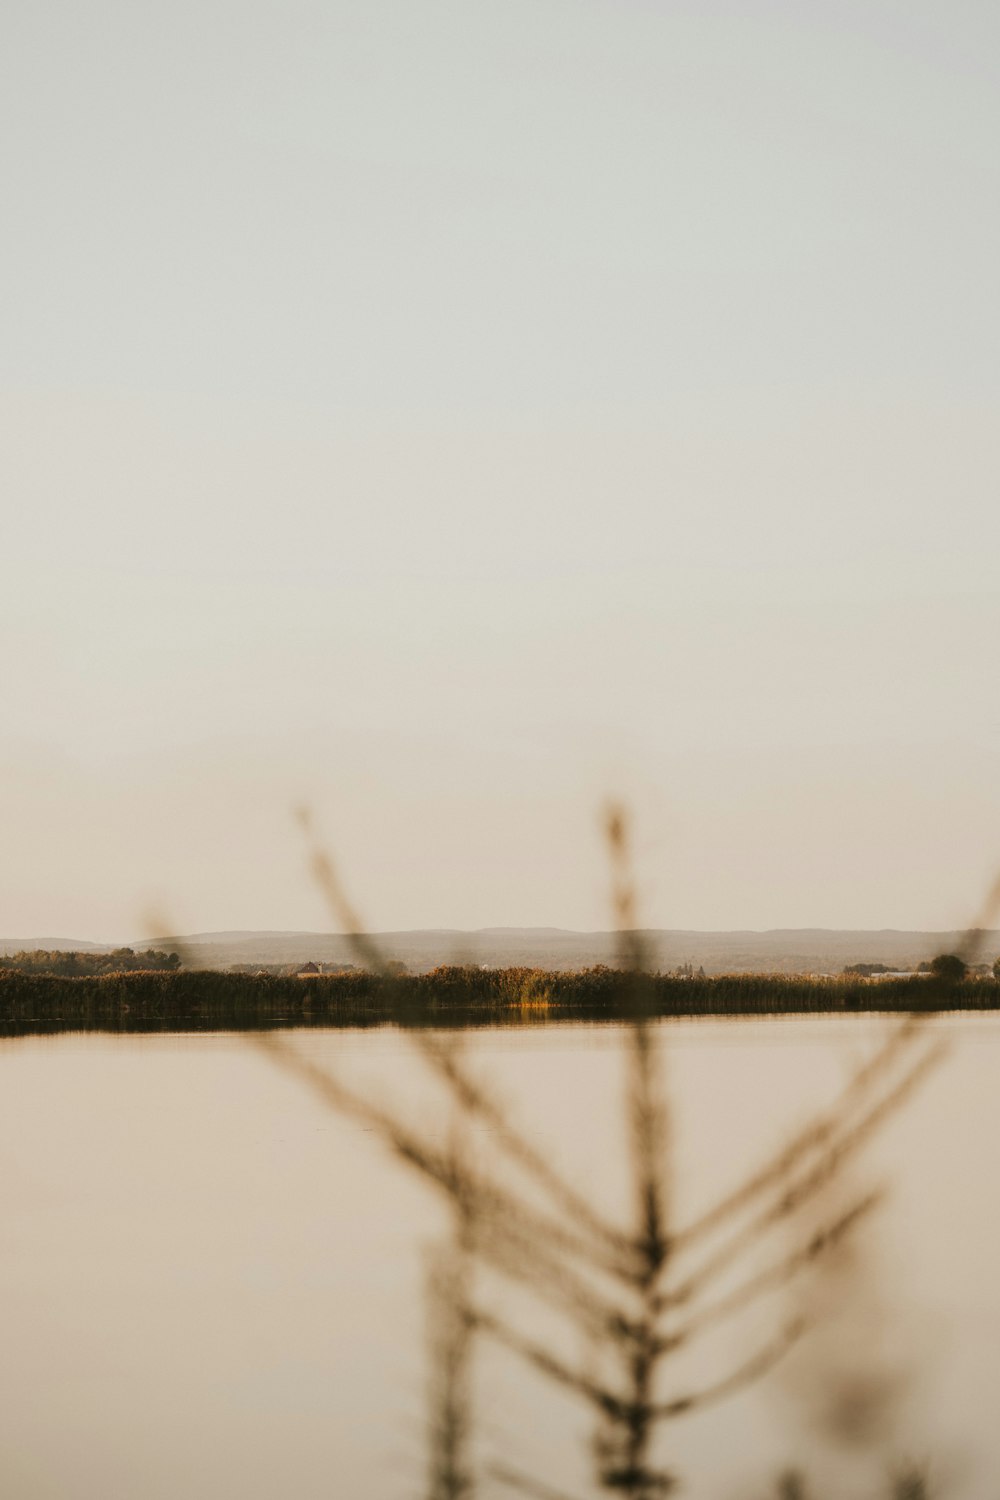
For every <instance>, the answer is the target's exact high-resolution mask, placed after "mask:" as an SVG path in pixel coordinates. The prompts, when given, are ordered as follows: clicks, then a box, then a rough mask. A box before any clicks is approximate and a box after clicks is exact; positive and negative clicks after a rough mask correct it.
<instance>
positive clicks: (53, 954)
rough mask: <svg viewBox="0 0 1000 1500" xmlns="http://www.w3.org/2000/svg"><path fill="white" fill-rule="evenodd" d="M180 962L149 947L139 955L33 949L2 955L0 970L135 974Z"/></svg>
mask: <svg viewBox="0 0 1000 1500" xmlns="http://www.w3.org/2000/svg"><path fill="white" fill-rule="evenodd" d="M180 962H181V961H180V957H179V955H178V954H176V953H164V952H163V950H162V949H160V948H147V949H146V950H145V952H144V953H136V952H135V950H134V949H133V948H114V949H112V951H111V952H110V953H95V952H91V951H88V952H86V953H78V952H75V951H72V952H60V951H58V950H56V951H50V950H49V949H47V948H32V949H21V950H20V951H19V952H18V953H13V954H6V955H2V954H0V969H13V970H14V971H15V972H17V973H19V974H65V975H70V976H74V975H91V974H132V973H137V972H140V971H146V972H148V971H149V970H152V969H155V970H166V971H167V972H171V971H174V970H176V969H179V968H180Z"/></svg>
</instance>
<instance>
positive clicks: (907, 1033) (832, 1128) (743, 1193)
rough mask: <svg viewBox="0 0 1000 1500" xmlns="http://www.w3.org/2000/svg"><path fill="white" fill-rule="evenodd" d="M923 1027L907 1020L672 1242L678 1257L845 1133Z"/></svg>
mask: <svg viewBox="0 0 1000 1500" xmlns="http://www.w3.org/2000/svg"><path fill="white" fill-rule="evenodd" d="M924 1026H925V1018H924V1017H922V1016H921V1017H917V1016H908V1017H907V1019H906V1020H905V1021H904V1022H903V1023H902V1025H900V1026H898V1027H897V1028H896V1029H895V1031H894V1032H893V1034H892V1036H890V1037H889V1039H888V1040H887V1041H886V1042H885V1043H884V1045H883V1046H882V1047H881V1048H880V1049H879V1051H878V1052H877V1053H876V1055H875V1056H874V1057H873V1058H872V1059H871V1061H870V1062H868V1063H866V1064H865V1066H864V1067H862V1068H859V1069H858V1071H857V1072H856V1073H855V1074H854V1076H853V1077H852V1078H851V1080H850V1082H849V1083H848V1085H847V1087H846V1088H845V1089H844V1091H843V1093H842V1094H841V1096H840V1098H839V1099H838V1100H837V1102H836V1104H834V1106H833V1107H832V1109H830V1110H828V1111H827V1112H826V1113H824V1114H822V1115H820V1116H819V1117H818V1119H816V1120H813V1121H812V1122H811V1123H810V1124H809V1125H808V1126H806V1128H805V1129H804V1130H803V1131H801V1132H800V1133H799V1134H798V1135H797V1136H795V1137H794V1138H793V1139H792V1140H791V1141H790V1142H789V1143H788V1145H786V1146H783V1147H782V1148H781V1150H780V1151H779V1152H778V1154H777V1155H776V1156H774V1157H773V1158H772V1159H771V1160H770V1161H768V1162H767V1163H766V1164H765V1165H764V1166H763V1167H761V1168H760V1170H759V1171H757V1172H755V1173H754V1175H753V1176H752V1177H750V1178H748V1179H747V1181H746V1182H743V1183H741V1184H740V1186H739V1187H738V1188H736V1189H734V1191H733V1192H731V1193H729V1194H727V1195H726V1197H724V1198H722V1199H720V1200H719V1202H718V1203H716V1204H714V1205H713V1207H712V1208H710V1209H708V1210H707V1211H706V1212H705V1213H703V1214H702V1215H700V1217H699V1218H697V1219H695V1220H694V1221H693V1222H692V1223H691V1224H689V1225H687V1226H686V1227H685V1228H684V1229H682V1230H680V1231H679V1232H678V1233H677V1234H676V1235H675V1236H674V1239H673V1241H672V1248H673V1249H674V1250H676V1251H679V1250H682V1249H686V1248H687V1246H688V1245H689V1244H691V1243H692V1242H693V1241H694V1240H696V1239H699V1238H701V1237H702V1236H703V1235H705V1234H707V1233H709V1232H710V1231H711V1230H713V1229H716V1228H718V1226H719V1225H720V1224H722V1223H723V1222H724V1221H725V1220H726V1219H728V1218H730V1217H731V1216H733V1215H735V1214H737V1213H739V1212H740V1211H741V1210H742V1209H744V1208H746V1207H748V1206H749V1204H751V1203H752V1202H753V1200H754V1199H755V1198H757V1197H759V1196H760V1195H761V1194H762V1193H766V1192H767V1191H768V1189H770V1188H772V1187H773V1186H774V1185H775V1183H777V1182H780V1181H781V1180H782V1179H783V1178H785V1177H787V1176H788V1175H789V1173H790V1172H792V1171H793V1169H794V1168H795V1167H797V1166H798V1164H799V1162H800V1161H801V1160H802V1158H803V1157H805V1156H808V1155H810V1154H811V1153H813V1152H818V1151H821V1150H823V1149H824V1148H825V1146H826V1145H827V1143H828V1141H829V1140H830V1139H831V1138H832V1137H833V1136H834V1135H835V1134H836V1133H837V1132H838V1131H839V1130H841V1129H842V1128H843V1127H844V1124H845V1120H846V1118H847V1117H848V1116H849V1115H850V1114H851V1112H852V1111H853V1110H854V1109H856V1108H859V1107H861V1106H863V1104H864V1101H865V1096H866V1095H867V1094H868V1092H869V1091H870V1090H871V1089H872V1088H873V1087H875V1086H876V1085H877V1084H878V1083H879V1081H880V1079H881V1078H882V1076H883V1075H884V1074H885V1073H886V1072H888V1071H889V1069H890V1068H891V1066H892V1065H893V1063H894V1062H895V1061H896V1058H897V1057H898V1056H899V1055H900V1054H901V1053H902V1052H903V1051H904V1050H905V1049H906V1048H907V1047H908V1046H909V1045H910V1044H911V1043H912V1042H914V1041H916V1040H917V1039H918V1037H920V1036H921V1035H922V1034H923V1030H924Z"/></svg>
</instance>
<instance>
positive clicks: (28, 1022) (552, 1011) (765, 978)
mask: <svg viewBox="0 0 1000 1500" xmlns="http://www.w3.org/2000/svg"><path fill="white" fill-rule="evenodd" d="M633 983H634V976H631V975H630V974H629V973H628V972H627V971H623V970H620V969H612V968H603V967H602V968H593V969H585V970H582V971H579V972H566V971H548V970H542V969H523V968H519V969H480V968H475V967H469V966H458V965H456V966H448V967H442V968H438V969H434V970H432V971H431V972H430V973H427V974H413V975H403V976H390V977H387V976H385V975H382V974H378V973H374V972H368V971H363V970H360V971H354V972H351V973H345V974H328V975H317V976H313V977H310V978H307V979H299V978H294V977H287V976H275V975H270V974H254V975H250V974H227V973H221V972H217V971H214V970H191V971H184V970H182V971H181V972H180V973H170V972H164V971H151V972H125V973H119V974H105V975H96V976H86V977H81V978H70V977H66V976H62V975H49V974H25V973H18V972H16V971H13V970H2V969H0V1032H2V1033H3V1034H6V1035H17V1034H32V1033H39V1032H44V1033H49V1032H60V1031H111V1032H155V1031H163V1032H170V1031H256V1030H272V1029H276V1028H284V1027H357V1026H376V1025H397V1026H404V1027H412V1026H416V1027H420V1026H431V1027H436V1026H442V1027H454V1026H458V1027H464V1026H481V1025H487V1026H533V1025H539V1024H552V1023H559V1022H581V1021H586V1022H612V1021H619V1020H621V1019H622V1018H623V1016H624V1015H625V1014H626V1013H627V1005H628V996H629V993H630V991H631V988H632V985H633ZM643 983H644V985H645V986H646V992H647V994H648V997H649V1005H650V1013H651V1015H652V1016H654V1017H671V1016H673V1017H695V1016H774V1015H825V1014H838V1013H842V1012H849V1013H857V1014H862V1013H873V1014H874V1013H884V1014H907V1013H914V1012H928V1011H942V1010H951V1011H990V1010H997V1009H1000V983H998V982H997V981H996V980H993V979H981V978H974V979H965V980H962V981H959V982H948V981H940V980H937V979H933V978H916V977H914V978H912V979H911V978H902V979H887V980H866V979H857V978H850V977H844V978H801V977H800V978H797V977H789V976H787V975H760V974H724V975H718V976H714V977H708V978H701V977H698V978H692V977H678V976H676V975H645V976H644V979H643Z"/></svg>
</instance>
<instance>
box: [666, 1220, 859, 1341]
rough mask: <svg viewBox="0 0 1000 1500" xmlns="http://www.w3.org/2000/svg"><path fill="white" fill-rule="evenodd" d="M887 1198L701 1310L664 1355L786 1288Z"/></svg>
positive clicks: (828, 1228) (826, 1229) (821, 1231)
mask: <svg viewBox="0 0 1000 1500" xmlns="http://www.w3.org/2000/svg"><path fill="white" fill-rule="evenodd" d="M883 1197H884V1194H883V1193H882V1192H874V1193H869V1194H868V1196H867V1197H866V1198H863V1199H862V1200H861V1201H860V1202H859V1203H855V1204H854V1205H853V1207H851V1208H850V1209H848V1210H847V1212H846V1213H844V1214H842V1215H841V1216H840V1218H839V1219H834V1220H833V1221H832V1222H831V1223H829V1224H825V1225H823V1227H822V1228H821V1229H818V1230H817V1231H816V1232H815V1234H813V1235H811V1236H810V1237H809V1239H808V1240H807V1241H806V1242H805V1244H803V1245H800V1246H798V1248H797V1249H795V1250H793V1251H792V1252H791V1254H789V1255H787V1256H785V1258H784V1259H783V1260H780V1261H778V1262H777V1263H776V1264H775V1265H772V1266H768V1267H767V1268H766V1269H765V1270H763V1271H760V1272H759V1273H758V1274H757V1275H756V1276H751V1277H750V1278H749V1280H747V1281H745V1282H743V1284H742V1285H741V1286H738V1287H737V1288H736V1289H735V1290H734V1291H732V1292H729V1293H727V1295H726V1296H724V1297H720V1298H719V1299H718V1300H717V1301H715V1302H711V1303H709V1304H708V1305H707V1306H704V1307H702V1308H699V1310H698V1313H697V1314H696V1316H695V1317H693V1318H692V1319H691V1321H690V1322H689V1323H687V1324H685V1326H684V1327H683V1328H681V1329H679V1330H678V1332H677V1333H676V1334H673V1335H672V1336H671V1337H669V1338H665V1339H664V1340H663V1341H662V1352H663V1353H665V1354H666V1353H670V1352H671V1351H673V1350H674V1349H679V1348H680V1347H681V1345H682V1344H686V1343H689V1342H690V1340H691V1339H692V1338H693V1337H695V1336H696V1335H697V1334H699V1333H701V1332H702V1331H703V1330H704V1329H705V1328H708V1327H710V1326H711V1325H712V1324H713V1323H719V1322H721V1321H722V1320H723V1319H724V1318H727V1317H731V1316H732V1315H733V1314H734V1313H737V1312H740V1311H742V1309H743V1308H745V1307H748V1306H749V1305H750V1304H751V1303H752V1302H753V1301H755V1300H756V1298H757V1297H760V1296H763V1295H764V1294H765V1293H767V1292H771V1291H774V1290H775V1289H776V1288H778V1287H782V1286H784V1285H786V1284H787V1282H789V1281H790V1280H791V1279H792V1277H793V1276H795V1275H796V1274H797V1273H798V1272H799V1271H801V1270H804V1269H805V1267H806V1266H809V1265H811V1264H812V1263H813V1262H814V1261H816V1260H818V1259H819V1258H820V1256H822V1255H825V1254H826V1253H827V1252H828V1251H830V1250H832V1249H834V1247H835V1246H836V1245H838V1244H839V1243H840V1241H841V1240H842V1239H843V1238H844V1237H845V1235H847V1234H849V1233H850V1232H851V1230H852V1229H854V1227H855V1226H856V1225H857V1224H858V1223H859V1221H860V1220H861V1219H863V1218H864V1217H865V1216H866V1215H867V1214H869V1213H870V1212H871V1210H872V1209H873V1208H875V1207H876V1205H877V1204H879V1203H880V1202H881V1201H882V1199H883Z"/></svg>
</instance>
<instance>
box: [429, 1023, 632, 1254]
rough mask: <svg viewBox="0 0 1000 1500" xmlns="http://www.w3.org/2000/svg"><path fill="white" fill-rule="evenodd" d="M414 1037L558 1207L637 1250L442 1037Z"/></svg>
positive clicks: (616, 1245) (625, 1250) (616, 1244)
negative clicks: (560, 1171) (548, 1158)
mask: <svg viewBox="0 0 1000 1500" xmlns="http://www.w3.org/2000/svg"><path fill="white" fill-rule="evenodd" d="M413 1040H414V1041H415V1043H416V1045H417V1046H418V1047H419V1048H420V1050H421V1052H422V1053H423V1054H424V1056H425V1058H426V1059H427V1061H428V1062H429V1063H430V1064H431V1065H432V1067H434V1068H435V1069H436V1070H437V1071H438V1072H439V1073H440V1075H441V1076H442V1078H444V1080H445V1081H446V1082H447V1083H448V1084H449V1085H450V1087H451V1088H452V1089H454V1091H455V1095H456V1097H457V1099H458V1102H459V1103H460V1104H461V1105H462V1107H463V1108H464V1109H466V1110H468V1111H469V1113H470V1114H474V1115H478V1116H479V1118H480V1119H481V1120H483V1121H484V1122H485V1123H486V1124H487V1125H488V1126H489V1127H490V1130H491V1132H492V1136H493V1140H494V1141H495V1143H496V1144H497V1145H498V1146H500V1147H501V1149H502V1150H504V1151H506V1153H507V1155H508V1156H509V1157H510V1159H511V1160H512V1161H513V1162H515V1163H516V1164H517V1165H518V1166H519V1167H522V1168H523V1169H524V1170H525V1171H527V1172H528V1173H530V1174H531V1175H532V1176H533V1177H534V1178H535V1179H536V1181H538V1182H539V1184H540V1185H541V1186H542V1187H543V1188H544V1189H545V1190H546V1191H547V1192H548V1193H549V1195H550V1197H551V1198H552V1201H553V1203H554V1204H555V1205H556V1206H557V1207H559V1208H561V1209H562V1210H563V1211H564V1212H565V1213H566V1214H568V1215H569V1216H570V1217H571V1218H573V1219H575V1220H576V1222H577V1223H578V1224H579V1225H580V1226H581V1227H582V1228H584V1229H587V1230H589V1231H590V1232H591V1233H592V1234H594V1235H595V1236H596V1237H597V1238H599V1239H600V1240H601V1241H602V1242H603V1243H604V1244H605V1245H607V1246H610V1247H611V1248H613V1249H614V1250H616V1251H617V1252H618V1253H619V1254H621V1255H628V1254H630V1253H631V1254H634V1253H635V1251H634V1246H633V1245H632V1242H631V1240H630V1239H629V1238H628V1236H626V1235H625V1234H623V1233H622V1232H621V1231H620V1230H617V1229H615V1228H613V1227H612V1226H611V1225H610V1224H607V1223H605V1222H604V1220H602V1219H601V1218H600V1216H599V1215H598V1214H596V1213H595V1212H594V1210H593V1209H592V1208H591V1207H590V1205H589V1204H588V1203H587V1202H586V1200H585V1199H584V1198H582V1197H581V1196H580V1194H579V1193H578V1192H577V1191H576V1189H575V1188H573V1187H571V1186H570V1184H569V1183H567V1182H565V1181H564V1180H563V1179H562V1178H561V1177H560V1176H559V1174H558V1173H557V1172H556V1171H555V1170H554V1169H553V1167H552V1166H551V1165H550V1163H549V1162H548V1161H546V1160H545V1158H544V1157H543V1156H542V1155H541V1153H540V1152H538V1151H536V1150H535V1148H534V1147H533V1146H532V1145H531V1144H530V1143H529V1142H528V1141H526V1140H525V1139H524V1137H523V1136H521V1135H520V1134H519V1133H518V1132H517V1131H516V1130H515V1129H514V1128H513V1126H512V1125H511V1124H510V1122H509V1120H508V1119H507V1117H506V1115H505V1114H504V1112H503V1110H502V1108H501V1107H500V1105H499V1104H498V1103H497V1102H496V1100H495V1099H493V1098H491V1097H490V1095H489V1094H488V1093H487V1092H486V1090H485V1088H484V1087H483V1085H482V1084H481V1083H477V1082H475V1081H474V1080H473V1079H472V1078H470V1077H469V1074H468V1073H467V1072H466V1071H465V1069H464V1068H463V1067H462V1066H461V1064H460V1063H459V1061H458V1060H457V1058H456V1057H455V1055H454V1053H453V1052H452V1051H450V1050H449V1049H448V1048H445V1047H442V1045H441V1042H440V1038H438V1037H436V1036H435V1035H434V1034H433V1032H419V1033H416V1034H415V1035H414V1037H413Z"/></svg>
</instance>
